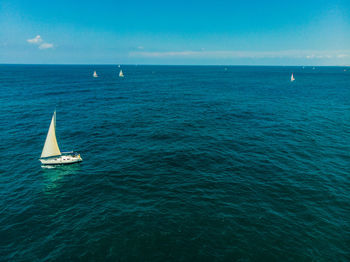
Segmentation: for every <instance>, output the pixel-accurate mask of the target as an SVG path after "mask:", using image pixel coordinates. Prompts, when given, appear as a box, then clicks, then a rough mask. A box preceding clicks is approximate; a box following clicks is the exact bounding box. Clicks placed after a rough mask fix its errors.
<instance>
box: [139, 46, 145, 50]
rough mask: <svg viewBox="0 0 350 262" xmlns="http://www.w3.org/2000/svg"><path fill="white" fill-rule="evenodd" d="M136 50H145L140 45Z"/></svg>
mask: <svg viewBox="0 0 350 262" xmlns="http://www.w3.org/2000/svg"><path fill="white" fill-rule="evenodd" d="M137 49H140V50H143V49H145V48H144V47H143V46H142V45H140V46H138V47H137Z"/></svg>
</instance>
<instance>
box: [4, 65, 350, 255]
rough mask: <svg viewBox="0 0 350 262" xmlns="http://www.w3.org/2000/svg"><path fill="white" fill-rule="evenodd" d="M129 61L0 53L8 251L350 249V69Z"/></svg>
mask: <svg viewBox="0 0 350 262" xmlns="http://www.w3.org/2000/svg"><path fill="white" fill-rule="evenodd" d="M121 68H122V70H123V72H124V75H125V77H124V78H119V77H118V73H119V68H118V67H117V66H115V65H0V103H1V106H0V141H1V143H0V173H1V175H0V260H1V261H349V260H350V191H349V189H350V175H349V174H350V68H345V67H316V68H315V69H313V68H312V67H305V68H303V67H249V66H246V67H240V66H143V65H138V66H137V65H122V66H121ZM344 69H347V70H346V71H344ZM94 70H96V71H97V74H98V75H99V77H98V78H93V77H92V73H93V71H94ZM291 73H294V77H295V79H296V81H295V82H293V83H292V82H290V76H291ZM55 109H56V110H57V122H56V135H57V139H58V144H59V146H60V149H61V151H71V150H75V151H77V152H79V153H80V154H81V156H82V158H83V160H84V161H83V162H82V163H80V164H74V165H69V166H58V167H54V168H43V167H41V164H40V162H39V161H38V159H39V157H40V154H41V150H42V148H43V145H44V142H45V137H46V134H47V131H48V128H49V125H50V121H51V117H52V114H53V112H54V110H55Z"/></svg>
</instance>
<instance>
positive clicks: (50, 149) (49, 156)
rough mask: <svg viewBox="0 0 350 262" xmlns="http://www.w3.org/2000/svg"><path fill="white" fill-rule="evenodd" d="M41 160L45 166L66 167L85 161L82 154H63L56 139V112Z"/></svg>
mask: <svg viewBox="0 0 350 262" xmlns="http://www.w3.org/2000/svg"><path fill="white" fill-rule="evenodd" d="M39 160H40V162H41V163H42V164H43V165H65V164H73V163H77V162H81V161H83V159H82V158H81V157H80V154H78V153H76V152H73V151H72V152H62V153H61V151H60V148H59V147H58V144H57V139H56V110H55V112H54V113H53V116H52V119H51V123H50V127H49V131H48V132H47V136H46V140H45V144H44V148H43V151H42V153H41V156H40V159H39Z"/></svg>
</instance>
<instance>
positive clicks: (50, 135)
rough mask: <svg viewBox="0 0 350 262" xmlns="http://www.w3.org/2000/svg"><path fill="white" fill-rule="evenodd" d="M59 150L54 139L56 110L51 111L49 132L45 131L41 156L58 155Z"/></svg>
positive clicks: (59, 153)
mask: <svg viewBox="0 0 350 262" xmlns="http://www.w3.org/2000/svg"><path fill="white" fill-rule="evenodd" d="M60 155H61V151H60V149H59V147H58V144H57V139H56V111H55V112H54V113H53V116H52V120H51V124H50V127H49V132H47V136H46V140H45V145H44V148H43V152H42V153H41V157H50V156H60Z"/></svg>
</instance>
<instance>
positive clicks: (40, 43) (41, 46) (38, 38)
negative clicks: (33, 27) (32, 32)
mask: <svg viewBox="0 0 350 262" xmlns="http://www.w3.org/2000/svg"><path fill="white" fill-rule="evenodd" d="M27 42H28V43H29V44H34V45H37V46H38V48H39V49H49V48H53V44H50V43H46V42H44V40H43V39H42V38H41V36H40V35H37V36H36V37H34V38H32V39H27Z"/></svg>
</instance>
